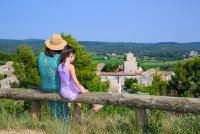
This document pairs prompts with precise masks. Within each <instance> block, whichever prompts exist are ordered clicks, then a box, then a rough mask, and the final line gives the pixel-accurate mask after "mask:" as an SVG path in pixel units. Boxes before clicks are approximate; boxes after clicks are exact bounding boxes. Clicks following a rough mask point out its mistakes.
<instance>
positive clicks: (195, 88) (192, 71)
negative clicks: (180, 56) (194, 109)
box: [168, 57, 200, 97]
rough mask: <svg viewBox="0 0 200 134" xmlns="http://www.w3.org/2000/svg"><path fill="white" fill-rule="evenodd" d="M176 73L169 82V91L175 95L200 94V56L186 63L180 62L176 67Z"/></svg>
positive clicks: (194, 95)
mask: <svg viewBox="0 0 200 134" xmlns="http://www.w3.org/2000/svg"><path fill="white" fill-rule="evenodd" d="M174 73H175V75H174V76H172V79H171V80H170V81H169V84H168V89H169V90H168V92H169V94H170V95H174V96H193V97H198V96H199V95H200V58H199V57H196V58H194V59H190V60H189V61H187V62H186V63H183V62H179V63H178V64H177V65H176V67H175V69H174Z"/></svg>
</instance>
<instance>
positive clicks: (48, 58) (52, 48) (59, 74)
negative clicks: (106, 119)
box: [38, 34, 102, 122]
mask: <svg viewBox="0 0 200 134" xmlns="http://www.w3.org/2000/svg"><path fill="white" fill-rule="evenodd" d="M45 45H46V48H45V51H44V52H41V53H40V55H39V57H38V67H39V72H40V78H41V89H42V90H43V91H45V92H60V94H61V96H63V97H64V98H67V99H69V100H70V101H73V100H74V99H76V97H77V94H79V93H86V92H88V90H86V89H85V88H84V87H83V86H81V85H80V84H79V81H78V79H77V77H76V73H75V68H74V65H73V64H72V63H73V62H74V60H75V53H76V51H75V49H74V48H73V47H71V46H70V45H69V44H67V42H66V41H65V40H63V39H62V37H61V35H59V34H55V35H52V38H51V39H50V40H47V41H45ZM80 107H81V104H80V103H77V104H76V119H77V120H78V121H81V112H80ZM101 108H102V105H99V104H93V109H94V111H95V112H97V111H98V110H100V109H101ZM50 110H51V113H52V114H53V116H54V117H57V118H60V119H62V120H64V122H66V121H67V116H68V104H67V103H66V102H50ZM69 111H70V112H69V114H70V115H71V110H70V109H69Z"/></svg>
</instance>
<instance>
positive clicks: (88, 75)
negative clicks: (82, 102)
mask: <svg viewBox="0 0 200 134" xmlns="http://www.w3.org/2000/svg"><path fill="white" fill-rule="evenodd" d="M61 36H62V38H63V39H64V40H66V41H67V43H68V45H70V46H72V47H74V48H75V50H76V59H75V61H74V66H75V68H76V75H77V78H78V80H79V81H80V83H81V84H82V85H83V86H84V87H86V88H88V89H89V90H90V91H104V92H105V91H107V90H108V87H109V83H103V82H101V79H100V77H99V76H97V65H96V64H95V63H93V62H92V55H91V54H87V53H86V52H85V49H84V46H82V45H80V44H79V42H78V41H77V40H76V39H74V38H73V37H72V36H71V35H65V34H64V33H61ZM104 84H105V85H104Z"/></svg>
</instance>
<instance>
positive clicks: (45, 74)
mask: <svg viewBox="0 0 200 134" xmlns="http://www.w3.org/2000/svg"><path fill="white" fill-rule="evenodd" d="M66 45H67V42H66V41H65V40H63V39H62V37H61V36H60V35H59V34H54V35H52V37H51V39H50V40H46V41H45V46H46V48H45V51H44V52H41V53H40V55H39V57H38V67H39V72H40V78H41V89H42V91H44V92H49V93H51V92H58V93H59V91H60V83H61V82H60V77H59V75H58V65H59V64H60V58H61V57H60V53H61V50H63V49H64V47H65V46H66ZM50 110H51V114H52V115H53V116H54V117H56V118H59V119H62V120H63V121H64V122H66V121H67V119H68V103H67V102H50Z"/></svg>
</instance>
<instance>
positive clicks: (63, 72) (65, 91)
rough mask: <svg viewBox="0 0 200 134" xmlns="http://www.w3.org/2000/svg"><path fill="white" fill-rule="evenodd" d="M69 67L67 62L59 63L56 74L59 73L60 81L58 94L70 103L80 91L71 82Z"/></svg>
mask: <svg viewBox="0 0 200 134" xmlns="http://www.w3.org/2000/svg"><path fill="white" fill-rule="evenodd" d="M69 67H70V63H69V62H65V63H61V64H60V65H59V67H58V72H59V75H60V80H61V89H60V93H61V95H62V96H63V97H65V98H68V99H70V100H71V101H72V100H74V99H75V98H76V97H77V94H78V93H79V92H80V91H79V89H78V88H77V87H76V86H75V84H74V82H73V80H72V76H71V74H70V71H69Z"/></svg>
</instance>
